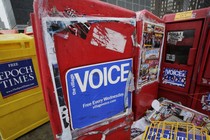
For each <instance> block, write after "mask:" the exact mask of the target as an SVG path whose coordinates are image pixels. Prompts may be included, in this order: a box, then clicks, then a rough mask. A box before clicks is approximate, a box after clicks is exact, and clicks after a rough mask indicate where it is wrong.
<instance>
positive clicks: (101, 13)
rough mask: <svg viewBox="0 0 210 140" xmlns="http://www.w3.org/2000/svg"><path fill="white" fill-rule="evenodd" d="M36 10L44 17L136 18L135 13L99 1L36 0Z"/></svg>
mask: <svg viewBox="0 0 210 140" xmlns="http://www.w3.org/2000/svg"><path fill="white" fill-rule="evenodd" d="M34 9H35V11H38V13H39V14H40V15H42V16H47V15H49V16H64V17H65V16H66V15H65V14H63V12H66V13H67V14H69V15H67V17H68V16H70V17H72V16H77V17H78V16H79V17H84V16H95V17H135V12H134V11H131V10H128V9H125V8H122V7H119V6H116V5H112V4H109V3H106V2H103V1H99V0H59V2H57V1H55V0H35V1H34Z"/></svg>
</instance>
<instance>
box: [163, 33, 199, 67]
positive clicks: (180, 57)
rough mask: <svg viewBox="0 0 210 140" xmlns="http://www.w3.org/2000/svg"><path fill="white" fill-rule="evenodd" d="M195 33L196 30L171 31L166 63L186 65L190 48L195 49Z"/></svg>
mask: <svg viewBox="0 0 210 140" xmlns="http://www.w3.org/2000/svg"><path fill="white" fill-rule="evenodd" d="M194 33H195V30H182V31H169V32H168V34H167V44H166V57H165V62H167V63H176V64H185V65H186V64H187V60H188V55H189V51H190V48H192V47H193V40H194Z"/></svg>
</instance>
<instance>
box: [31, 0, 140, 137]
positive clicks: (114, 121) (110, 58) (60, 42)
mask: <svg viewBox="0 0 210 140" xmlns="http://www.w3.org/2000/svg"><path fill="white" fill-rule="evenodd" d="M34 11H35V12H34V14H32V16H31V17H32V23H33V30H34V36H35V38H36V44H37V46H38V47H37V52H38V56H39V62H40V70H41V76H42V84H43V89H44V93H45V102H46V106H47V110H48V113H49V116H50V120H51V126H52V129H53V134H54V138H55V139H67V138H68V139H71V138H72V137H73V138H77V139H101V138H105V137H106V138H107V139H115V138H116V137H117V138H120V139H129V138H130V127H131V124H132V122H133V121H132V120H133V117H132V109H131V108H132V106H131V104H132V103H131V98H132V95H131V89H130V88H131V86H130V85H132V84H131V83H132V82H130V81H132V79H133V75H132V72H133V54H134V43H133V42H134V41H133V39H134V33H135V25H136V20H135V15H136V14H135V13H134V12H132V11H129V10H126V9H123V8H120V7H117V6H114V5H111V4H107V3H104V2H100V1H94V0H86V1H83V0H81V1H78V0H71V1H64V0H62V1H60V2H59V3H57V2H55V1H51V0H48V1H39V0H37V1H35V2H34ZM53 37H54V38H53ZM63 47H64V48H63ZM55 52H56V53H55ZM66 83H68V84H66ZM70 127H71V128H70Z"/></svg>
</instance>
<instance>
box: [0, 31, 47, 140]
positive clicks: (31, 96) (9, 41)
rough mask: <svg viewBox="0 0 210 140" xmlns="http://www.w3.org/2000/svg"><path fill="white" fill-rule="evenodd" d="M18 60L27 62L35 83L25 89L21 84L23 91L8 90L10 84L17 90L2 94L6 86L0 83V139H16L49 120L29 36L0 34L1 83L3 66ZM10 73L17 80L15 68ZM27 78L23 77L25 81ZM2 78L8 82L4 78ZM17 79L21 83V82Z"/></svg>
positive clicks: (32, 43) (33, 48)
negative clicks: (29, 64) (29, 63)
mask: <svg viewBox="0 0 210 140" xmlns="http://www.w3.org/2000/svg"><path fill="white" fill-rule="evenodd" d="M19 61H23V62H25V61H30V62H31V64H32V67H33V74H34V75H35V78H36V82H37V84H36V85H35V86H32V87H29V88H27V87H26V88H25V85H24V86H22V87H23V90H20V89H21V88H22V87H16V88H14V89H12V86H11V91H13V90H16V89H17V88H18V90H17V92H14V93H12V94H9V96H5V93H4V94H3V92H5V91H4V90H5V89H3V88H4V87H6V85H0V134H1V137H2V139H3V140H4V139H6V140H13V139H16V138H17V137H19V136H21V135H23V134H25V133H27V132H29V131H30V130H32V129H34V128H36V127H38V126H40V125H42V124H43V123H45V122H47V121H48V120H49V118H48V114H47V112H46V108H45V103H44V99H43V93H42V86H41V82H40V76H39V69H38V61H37V57H36V51H35V46H34V39H33V37H31V36H27V35H24V34H8V35H0V84H4V82H3V80H5V79H6V78H7V77H6V76H5V75H4V72H5V71H6V70H5V71H3V72H2V69H3V67H4V65H6V64H8V65H9V64H10V63H11V64H13V63H14V64H15V63H16V62H19ZM1 67H2V68H1ZM20 68H21V67H20ZM23 70H25V69H22V73H21V74H22V75H24V73H26V70H25V71H23ZM13 72H14V75H15V76H14V79H15V78H16V80H17V77H18V74H17V73H15V72H16V71H15V70H14V71H13ZM16 75H17V76H16ZM27 78H28V77H25V80H27ZM33 78H34V77H33ZM33 78H32V79H33ZM14 79H13V80H14ZM6 80H7V84H9V81H8V79H6ZM19 82H20V81H19ZM19 82H18V81H16V83H15V84H16V85H18V84H19ZM21 82H22V83H23V84H24V81H21ZM10 84H11V83H10ZM13 84H14V82H13ZM2 87H3V88H2ZM6 90H7V91H8V90H10V89H6Z"/></svg>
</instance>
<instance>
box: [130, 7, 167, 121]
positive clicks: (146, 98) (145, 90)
mask: <svg viewBox="0 0 210 140" xmlns="http://www.w3.org/2000/svg"><path fill="white" fill-rule="evenodd" d="M145 21H147V22H151V23H152V24H157V25H158V24H162V25H164V22H163V20H161V19H160V18H158V17H157V16H155V15H153V14H152V13H150V12H149V11H147V10H143V11H140V12H137V26H136V31H137V43H138V44H139V45H143V43H142V41H143V36H142V35H143V32H144V29H143V24H144V22H145ZM140 57H142V56H140V48H136V50H135V56H134V77H135V85H137V83H138V78H139V77H138V76H139V63H140ZM136 88H138V87H136ZM157 94H158V82H153V83H151V84H147V85H144V86H143V87H142V88H141V89H140V90H139V89H137V90H136V93H135V94H134V95H133V111H134V119H135V120H138V119H139V118H140V117H142V116H143V115H144V114H145V111H146V110H147V109H149V108H150V107H151V103H152V101H153V100H154V99H156V98H157Z"/></svg>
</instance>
